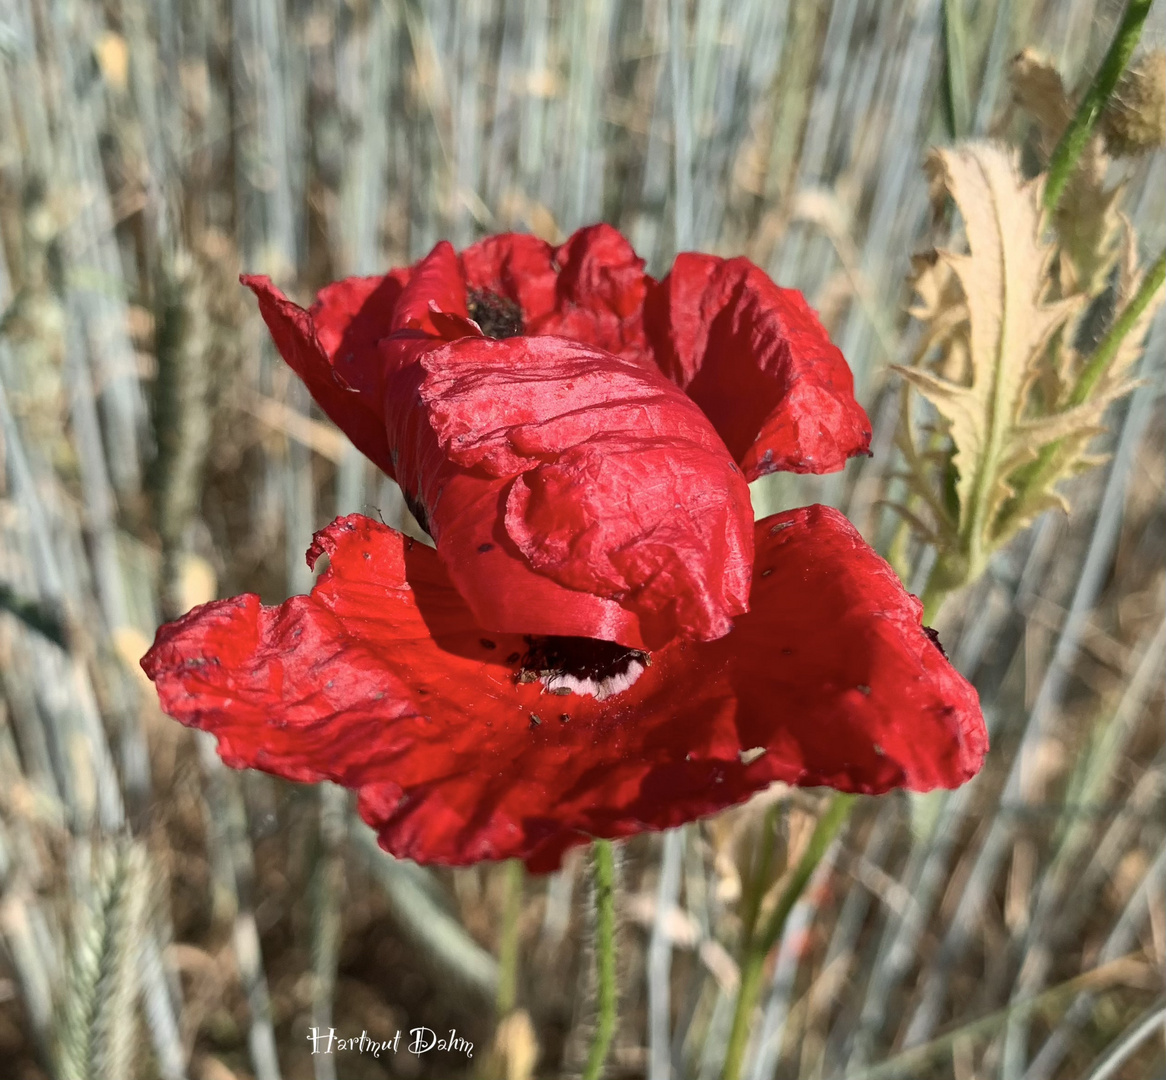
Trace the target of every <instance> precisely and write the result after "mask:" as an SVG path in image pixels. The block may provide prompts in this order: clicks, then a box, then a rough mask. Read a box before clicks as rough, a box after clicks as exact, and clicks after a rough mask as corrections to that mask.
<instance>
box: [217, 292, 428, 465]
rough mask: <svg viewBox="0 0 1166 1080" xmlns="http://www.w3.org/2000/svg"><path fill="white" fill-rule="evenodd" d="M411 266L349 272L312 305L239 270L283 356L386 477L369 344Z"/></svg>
mask: <svg viewBox="0 0 1166 1080" xmlns="http://www.w3.org/2000/svg"><path fill="white" fill-rule="evenodd" d="M407 276H408V271H394V272H393V273H392V274H389V275H387V276H386V277H383V278H348V279H347V280H345V281H338V282H336V283H335V284H334V285H329V286H328V288H327V289H325V290H324V291H323V292H321V293H320V295H319V298H318V299H317V300H316V303H315V304H314V305H313V306H312V309H311V310H310V311H305V310H304V309H303V308H302V307H300V306H299V305H298V304H294V303H292V302H291V301H290V300H288V299H287V297H285V296H284V295H283V293H281V292H280V291H279V289H277V288H276V287H275V286H274V285H273V284H272V282H271V279H270V278H267V277H261V276H256V275H248V274H244V275H243V276H242V277H241V278H240V280H241V281H242V282H243V284H244V285H246V286H248V287H249V288H250V289H251V291H252V292H254V293H255V295H256V297H257V298H258V300H259V311H260V314H261V315H262V316H263V321H264V322H265V323H267V328H268V329H269V330H270V331H271V336H272V338H273V339H274V340H275V345H276V348H277V349H279V353H280V355H281V356H282V357H283V358H284V360H285V361H287V364H288V366H289V367H291V369H292V370H293V371H294V372H295V373H296V374H297V375H298V376H299V377H300V378H301V379H303V381H304V384H305V385H306V386H307V388H308V390H309V392H310V393H311V395H312V397H313V398H314V399H315V400H316V404H318V405H319V406H320V408H321V409H323V410H324V412H325V413H327V414H328V416H329V418H330V419H331V420H332V422H333V423H334V424H336V426H337V427H339V428H340V430H341V431H343V432H344V434H345V435H347V436H348V437H349V438H350V439H351V440H352V443H353V445H354V446H355V447H356V448H357V449H358V450H359V451H360V452H361V453H362V454H364V455H365V456H366V457H368V458H371V459H372V460H373V461H374V462H375V463H376V464H377V466H378V467H379V468H380V469H382V470H383V471H384V472H386V473H387V474H388V475H389V476H392V475H393V464H392V460H391V456H390V453H389V444H388V438H387V436H386V434H385V423H384V418H383V413H382V410H381V407H380V401H381V385H382V374H381V372H380V370H379V368H378V367H376V366H370V365H369V364H368V363H367V360H368V357H369V356H370V355H372V356H374V357H375V355H376V354H375V353H371V354H370V349H369V345H370V343H371V342H375V341H377V340H379V339H380V338H381V337H383V336H385V334H387V333H389V330H390V320H391V317H392V312H393V309H394V308H395V306H396V302H397V299H398V297H399V296H400V294H401V290H402V287H403V280H404V279H405V278H407Z"/></svg>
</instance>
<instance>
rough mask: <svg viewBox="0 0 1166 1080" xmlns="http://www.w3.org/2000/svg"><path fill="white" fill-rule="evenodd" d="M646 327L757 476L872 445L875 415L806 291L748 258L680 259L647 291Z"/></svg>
mask: <svg viewBox="0 0 1166 1080" xmlns="http://www.w3.org/2000/svg"><path fill="white" fill-rule="evenodd" d="M644 329H645V333H646V334H647V339H648V343H649V345H650V347H651V349H652V353H653V355H654V356H655V359H656V362H657V363H658V364H659V366H660V368H661V370H662V371H663V372H664V373H665V374H666V375H667V376H668V377H669V378H670V379H672V380H673V381H675V382H676V383H677V385H679V386H681V387H683V388H684V389H685V390H686V391H687V393H688V394H689V396H690V397H691V398H692V399H693V400H694V401H695V402H696V403H697V404H698V405H699V406H700V407H701V408H702V409H703V410H704V412H705V415H707V416H708V418H709V419H710V420H711V421H712V422H713V426H714V427H715V428H716V429H717V432H718V433H719V434H720V436H721V438H723V439H724V440H725V443H726V445H727V446H728V447H729V450H730V451H731V452H732V454H733V456H734V458H735V459H736V461H737V463H738V464H739V465H740V466H741V468H742V469H743V470H744V472H745V475H746V477H747V478H748V479H750V480H755V479H756V478H757V477H759V476H764V475H765V474H767V473H771V472H777V471H779V470H783V471H788V472H801V473H806V472H809V473H826V472H835V471H837V470H838V469H841V468H842V467H843V466H844V465H845V464H846V459H847V458H849V457H853V456H854V455H855V454H862V453H866V452H867V451H868V449H869V446H870V436H871V429H870V421H869V419H868V418H867V415H866V413H865V412H864V411H863V409H862V407H861V406H860V405H859V404H858V402H857V401H855V400H854V379H853V376H852V375H851V373H850V368H849V367H847V364H846V361H845V359H843V356H842V353H841V352H839V350H838V349H837V347H836V346H834V345H833V344H832V343H831V342H830V339H829V337H828V336H827V334H826V331H825V330H824V329H823V327H822V324H821V323H820V322H819V321H818V317H817V316H816V315H815V314H814V312H813V310H812V309H811V308H810V306H809V305H808V304H807V303H806V300H805V297H803V296H802V294H801V293H800V292H798V291H797V290H795V289H781V288H778V286H776V285H775V284H774V283H773V282H772V281H771V280H770V279H769V278H768V277H767V276H766V275H765V274H764V273H763V272H762V271H761V270H760V269H758V267H756V266H754V265H753V264H752V263H751V262H749V260H748V259H744V258H737V259H720V258H717V257H715V256H712V255H696V254H682V255H678V256H677V257H676V262H675V264H674V265H673V267H672V270H671V272H670V273H669V274H668V276H667V277H665V278H664V280H663V281H661V282H660V283H659V284H658V285H654V286H652V287H651V288H650V289H649V291H648V295H647V299H646V301H645V305H644Z"/></svg>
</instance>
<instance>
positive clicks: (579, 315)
mask: <svg viewBox="0 0 1166 1080" xmlns="http://www.w3.org/2000/svg"><path fill="white" fill-rule="evenodd" d="M461 261H462V267H463V269H464V271H465V275H466V283H467V285H468V286H469V287H470V288H471V289H486V290H489V291H490V292H495V293H498V294H499V295H500V296H505V297H507V298H508V299H510V300H513V301H515V302H516V303H517V304H518V305H519V306H520V307H521V308H522V318H523V326H524V329H523V332H524V333H526V334H530V335H549V336H552V337H565V338H571V339H572V340H574V341H579V342H582V343H584V344H586V345H592V346H595V347H597V348H600V349H605V350H606V351H607V352H611V353H615V354H616V355H618V356H622V357H624V358H625V359H628V360H634V361H636V362H637V363H640V364H643V365H649V364H651V359H650V358H649V357H648V352H647V345H646V342H645V340H644V329H643V308H644V297H645V296H646V295H647V290H648V287H649V286H650V285H651V284H653V281H652V278H650V277H649V276H648V275H647V274H645V273H644V260H643V259H641V258H640V257H639V256H638V255H637V254H636V253H635V251H634V250H633V249H632V246H631V244H629V243H628V242H627V240H625V239H624V238H623V236H621V235H620V233H619V232H618V231H616V230H615V229H613V228H612V227H611V226H610V225H589V226H587V227H586V228H583V229H579V230H578V231H577V232H575V233H573V234H572V235H571V236H570V237H569V238H568V239H567V240H566V241H564V242H563V243H562V244H560V245H559V246H558V247H557V248H556V247H551V245H550V244H547V243H545V242H544V241H542V240H539V239H537V238H536V237H533V236H526V235H524V234H522V233H505V234H502V235H500V236H491V237H488V238H487V239H485V240H481V241H479V242H478V243H476V244H474V245H472V246H471V247H468V248H466V250H465V251H463V252H462V256H461Z"/></svg>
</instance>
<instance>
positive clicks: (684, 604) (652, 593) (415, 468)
mask: <svg viewBox="0 0 1166 1080" xmlns="http://www.w3.org/2000/svg"><path fill="white" fill-rule="evenodd" d="M392 347H393V343H389V345H388V346H387V348H392ZM420 365H421V368H422V369H423V371H424V378H423V379H422V381H421V383H420V386H419V388H418V389H417V390H416V392H415V393H414V392H411V391H410V390H409V389H408V388H405V389H400V390H394V391H393V392H392V396H393V398H394V401H397V402H405V403H409V402H413V401H415V400H416V399H417V398H418V397H419V399H420V405H421V409H418V408H417V407H416V406H412V405H408V404H406V405H404V406H402V407H401V408H399V409H392V411H390V431H392V432H393V433H394V434H395V436H396V438H395V442H394V445H396V446H400V447H402V453H401V456H400V458H399V461H398V470H399V472H400V475H401V477H402V483H403V484H404V485H406V487H407V490H416V491H418V492H419V493H420V496H421V501H422V502H423V503H424V505H425V507H426V508H427V511H428V517H429V523H430V525H431V527H432V528H431V532H432V533H433V536H434V539H435V540H436V541H437V550H438V553H439V554H440V555H441V557H442V560H443V561H444V563H445V565H446V567H447V569H448V571H449V574H450V576H451V578H452V579H453V581H454V583H455V584H456V585H457V586H458V588H459V589H460V590H461V591H462V595H463V596H465V597H466V599H467V601H468V602H469V604H470V606H471V608H472V609H473V610H474V613H475V614H476V616H477V617H478V619H479V621H480V622H481V623H482V625H485V626H488V627H490V628H492V629H497V630H506V631H511V632H527V633H534V632H541V633H555V634H563V635H567V636H582V637H606V636H608V634H610V632H611V626H610V622H611V613H610V612H609V611H607V610H604V611H602V612H597V613H595V614H598V615H599V616H600V617H601V618H602V620H603V629H602V630H601V627H600V626H597V625H594V624H592V623H590V622H586V623H583V622H581V621H580V616H581V615H583V614H584V613H583V612H580V611H579V610H578V608H577V605H574V604H570V605H568V606H566V607H564V608H561V609H558V610H555V609H550V610H543V611H540V612H538V613H537V614H535V615H534V619H537V620H539V621H541V622H542V627H541V628H539V627H536V626H534V625H532V622H533V620H532V610H531V608H532V604H531V601H533V600H535V599H536V598H535V597H533V596H528V590H527V589H526V588H525V587H524V585H523V584H522V582H521V576H522V575H520V573H519V569H520V567H521V562H518V560H522V561H523V562H525V565H526V566H527V567H529V568H532V569H533V570H534V571H535V572H536V573H537V575H538V576H540V577H543V578H549V579H551V580H552V581H553V582H556V583H557V584H559V585H560V586H564V587H566V589H569V590H576V591H577V593H579V594H582V595H588V596H591V597H597V598H600V599H603V600H606V601H610V602H613V603H614V604H618V605H619V607H620V608H622V609H624V610H625V611H627V612H629V613H631V615H633V616H634V617H635V620H636V622H637V623H638V633H637V634H636V635H635V636H634V637H631V636H628V629H630V628H627V629H621V632H620V636H619V637H617V638H614V639H611V640H619V641H622V642H623V643H625V644H630V645H638V644H639V643H640V642H641V641H642V642H646V643H647V644H648V645H649V647H655V646H658V645H660V644H662V643H664V642H665V641H668V640H670V639H671V638H673V637H676V636H678V635H684V636H689V637H699V638H703V639H709V638H714V637H720V636H721V635H723V634H725V633H727V632H728V630H729V628H730V627H731V626H732V619H733V616H734V615H737V614H739V613H740V612H742V611H743V610H744V609H745V605H746V602H747V598H748V591H749V578H750V573H751V567H752V562H753V552H752V509H751V505H750V502H749V490H748V487H747V486H746V484H745V482H744V479H743V478H742V477H741V474H740V472H739V471H738V470H737V468H736V466H734V465H733V463H732V461H731V460H730V459H729V456H728V454H727V453H726V452H725V448H724V444H723V443H722V442H721V441H720V439H719V438H718V437H717V435H716V433H715V432H714V431H713V430H712V427H711V426H710V425H709V423H708V421H707V420H706V419H705V417H704V416H703V415H702V414H701V412H700V410H699V409H698V408H696V406H695V405H693V403H692V402H691V401H690V400H689V399H688V398H687V397H685V395H684V394H682V393H681V392H680V391H678V390H677V389H676V388H675V387H673V386H672V385H671V384H670V383H668V382H667V380H665V379H664V378H662V377H661V376H660V375H659V374H658V373H657V372H655V371H654V370H649V369H646V368H642V367H640V366H638V365H637V364H635V363H633V362H631V361H628V360H624V359H621V358H619V357H616V356H613V355H611V354H610V353H605V352H602V351H600V350H598V349H594V348H589V347H587V346H585V345H581V344H578V343H576V342H573V341H565V340H563V339H560V338H547V337H540V338H528V337H519V338H511V339H509V340H507V341H492V340H489V339H483V338H477V339H462V340H460V341H457V342H454V343H452V344H450V345H448V346H446V347H444V348H440V349H433V350H430V351H428V352H425V353H424V354H423V355H422V356H421V357H420ZM404 377H405V376H404V375H402V379H404ZM410 385H412V384H410ZM422 412H423V413H424V415H425V417H426V419H427V424H426V426H425V428H424V429H422V424H421V421H420V420H419V416H418V414H419V413H422ZM406 447H409V448H411V449H410V450H409V451H408V452H406V450H405V448H406ZM414 451H415V452H414ZM411 483H412V484H414V485H415V486H414V487H413V488H410V487H409V485H410V484H411ZM500 511H502V513H500ZM486 544H492V545H494V546H495V548H496V549H498V551H499V553H500V554H501V555H507V554H509V555H510V556H511V557H512V558H513V559H514V560H515V561H516V565H515V567H513V568H511V572H510V573H509V574H507V576H506V577H505V578H494V577H490V576H487V575H485V574H483V569H484V566H483V563H482V560H481V557H480V555H477V554H475V552H476V551H478V550H480V547H481V546H482V545H486ZM487 553H489V552H487ZM496 558H497V556H496ZM527 574H528V575H529V571H527ZM516 589H517V597H519V598H521V605H522V606H521V609H520V610H518V611H515V612H514V617H513V618H512V617H511V616H510V615H509V614H507V615H506V617H503V615H502V611H501V607H500V603H499V601H500V600H501V599H502V597H501V595H500V594H502V593H506V594H508V595H507V597H506V600H505V602H506V603H507V604H508V606H510V607H511V608H513V606H514V602H515V599H516V595H515V590H516ZM548 623H549V624H550V625H548Z"/></svg>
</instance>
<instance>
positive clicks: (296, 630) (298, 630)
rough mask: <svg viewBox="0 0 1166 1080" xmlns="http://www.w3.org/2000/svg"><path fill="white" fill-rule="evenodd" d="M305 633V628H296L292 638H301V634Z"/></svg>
mask: <svg viewBox="0 0 1166 1080" xmlns="http://www.w3.org/2000/svg"><path fill="white" fill-rule="evenodd" d="M303 632H304V628H303V627H302V626H297V627H296V628H295V629H294V630H293V631H292V637H299V636H300V634H302V633H303Z"/></svg>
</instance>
